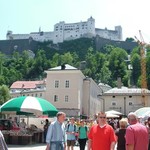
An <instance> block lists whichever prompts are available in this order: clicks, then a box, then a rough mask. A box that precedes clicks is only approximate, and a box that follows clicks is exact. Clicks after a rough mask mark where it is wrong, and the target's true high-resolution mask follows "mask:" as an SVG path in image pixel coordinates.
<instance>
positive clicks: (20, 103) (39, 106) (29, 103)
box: [0, 96, 58, 116]
mask: <svg viewBox="0 0 150 150" xmlns="http://www.w3.org/2000/svg"><path fill="white" fill-rule="evenodd" d="M0 111H1V112H6V111H7V112H21V113H23V112H26V113H27V112H28V113H33V114H34V115H42V114H47V115H49V116H54V115H56V113H57V112H58V110H57V109H56V108H55V106H54V105H52V104H51V103H50V102H48V101H47V100H45V99H42V98H38V97H32V96H20V97H16V98H13V99H10V100H9V101H7V102H6V103H4V104H3V105H2V106H1V107H0Z"/></svg>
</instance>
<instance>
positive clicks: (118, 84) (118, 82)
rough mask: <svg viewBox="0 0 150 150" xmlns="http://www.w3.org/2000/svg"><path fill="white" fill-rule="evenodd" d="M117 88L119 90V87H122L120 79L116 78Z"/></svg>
mask: <svg viewBox="0 0 150 150" xmlns="http://www.w3.org/2000/svg"><path fill="white" fill-rule="evenodd" d="M117 87H118V89H121V87H122V82H121V77H118V78H117Z"/></svg>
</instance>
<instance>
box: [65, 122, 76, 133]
mask: <svg viewBox="0 0 150 150" xmlns="http://www.w3.org/2000/svg"><path fill="white" fill-rule="evenodd" d="M69 126H70V123H69V124H68V125H67V132H68V130H69ZM73 126H74V132H76V125H75V124H74V125H73Z"/></svg>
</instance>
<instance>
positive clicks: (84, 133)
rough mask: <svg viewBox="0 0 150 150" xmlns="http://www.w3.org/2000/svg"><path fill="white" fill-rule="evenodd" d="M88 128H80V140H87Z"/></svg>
mask: <svg viewBox="0 0 150 150" xmlns="http://www.w3.org/2000/svg"><path fill="white" fill-rule="evenodd" d="M87 131H88V128H87V126H83V127H82V126H80V127H79V139H87Z"/></svg>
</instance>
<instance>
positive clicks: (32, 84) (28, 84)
mask: <svg viewBox="0 0 150 150" xmlns="http://www.w3.org/2000/svg"><path fill="white" fill-rule="evenodd" d="M39 84H44V81H16V82H14V83H13V84H12V85H11V87H10V89H22V88H23V89H35V88H37V85H39Z"/></svg>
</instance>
